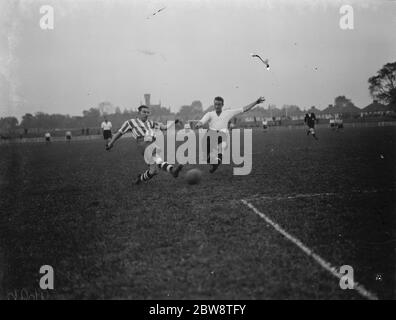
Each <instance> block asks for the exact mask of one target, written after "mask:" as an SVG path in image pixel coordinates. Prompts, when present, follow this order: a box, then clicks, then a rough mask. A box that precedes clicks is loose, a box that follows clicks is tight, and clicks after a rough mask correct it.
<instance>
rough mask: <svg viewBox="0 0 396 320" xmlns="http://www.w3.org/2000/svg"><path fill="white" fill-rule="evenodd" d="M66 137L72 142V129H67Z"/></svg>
mask: <svg viewBox="0 0 396 320" xmlns="http://www.w3.org/2000/svg"><path fill="white" fill-rule="evenodd" d="M65 137H66V141H67V142H70V140H71V138H72V133H71V131H66V134H65Z"/></svg>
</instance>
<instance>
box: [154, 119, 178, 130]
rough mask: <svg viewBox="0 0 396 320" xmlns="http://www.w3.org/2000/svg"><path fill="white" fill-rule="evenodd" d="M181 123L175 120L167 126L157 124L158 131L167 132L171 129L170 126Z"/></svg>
mask: <svg viewBox="0 0 396 320" xmlns="http://www.w3.org/2000/svg"><path fill="white" fill-rule="evenodd" d="M178 123H181V121H180V120H179V119H176V120H175V121H174V122H170V123H169V124H163V123H159V129H160V130H163V131H164V130H168V129H169V128H171V127H172V126H174V125H176V124H178Z"/></svg>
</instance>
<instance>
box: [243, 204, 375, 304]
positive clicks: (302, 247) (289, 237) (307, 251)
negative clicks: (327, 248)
mask: <svg viewBox="0 0 396 320" xmlns="http://www.w3.org/2000/svg"><path fill="white" fill-rule="evenodd" d="M241 201H242V203H243V204H245V205H246V206H247V207H249V208H250V209H252V210H253V212H254V213H256V214H257V215H258V216H259V217H260V218H262V219H264V220H265V222H267V223H268V224H269V225H271V226H272V227H273V228H274V229H275V230H276V231H278V232H279V233H280V234H281V235H283V236H284V237H285V238H286V239H287V240H289V241H291V242H292V243H293V244H295V245H296V246H297V247H298V248H299V249H300V250H301V251H303V252H304V253H305V254H306V255H307V256H309V257H312V259H314V260H315V262H317V263H318V264H319V265H320V266H321V267H322V268H323V269H325V270H326V271H328V272H329V273H330V274H332V275H333V276H334V277H336V278H338V279H340V280H341V279H342V277H343V275H342V274H341V273H339V272H338V271H337V268H336V267H334V266H332V265H331V264H330V263H329V262H327V261H326V260H324V259H323V258H322V257H321V256H319V255H318V254H316V253H315V252H314V251H313V250H311V249H310V248H308V247H307V246H306V245H304V244H303V243H302V242H301V241H300V240H299V239H297V238H296V237H294V236H292V235H291V234H289V233H288V232H287V231H286V230H284V229H283V228H282V227H281V226H280V225H279V224H277V223H276V222H274V221H272V220H271V219H270V218H269V217H267V216H266V215H265V214H264V213H262V212H260V211H259V210H258V209H257V208H256V207H255V206H253V205H252V204H251V203H250V202H248V201H246V200H244V199H242V200H241ZM354 289H355V290H356V291H357V292H358V293H359V294H360V295H361V296H362V297H364V298H366V299H369V300H378V297H377V296H376V295H375V294H374V293H371V292H370V291H368V290H366V289H365V288H364V287H363V285H361V284H359V283H358V282H356V281H354Z"/></svg>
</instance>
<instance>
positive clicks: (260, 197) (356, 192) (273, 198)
mask: <svg viewBox="0 0 396 320" xmlns="http://www.w3.org/2000/svg"><path fill="white" fill-rule="evenodd" d="M395 191H396V189H394V188H387V189H373V190H351V191H349V192H348V194H354V195H359V194H367V193H379V192H395ZM345 195H346V193H340V192H323V193H302V194H289V195H273V196H263V195H259V194H256V195H253V196H251V197H250V198H246V199H245V200H249V201H254V200H267V201H278V200H288V199H299V198H313V197H330V196H345Z"/></svg>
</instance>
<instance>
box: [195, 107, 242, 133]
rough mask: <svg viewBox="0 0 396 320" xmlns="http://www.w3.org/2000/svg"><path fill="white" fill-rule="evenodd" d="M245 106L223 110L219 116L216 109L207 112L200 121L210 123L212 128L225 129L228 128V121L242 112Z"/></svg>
mask: <svg viewBox="0 0 396 320" xmlns="http://www.w3.org/2000/svg"><path fill="white" fill-rule="evenodd" d="M242 112H243V108H237V109H227V110H223V111H222V112H221V113H220V115H219V116H218V115H217V113H216V111H210V112H207V113H206V114H205V115H204V116H203V117H202V119H201V120H200V122H201V123H202V124H206V123H208V124H209V129H210V130H218V131H220V130H222V131H225V130H227V128H228V122H229V121H230V120H231V119H232V118H233V117H234V116H236V115H237V114H239V113H242Z"/></svg>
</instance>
